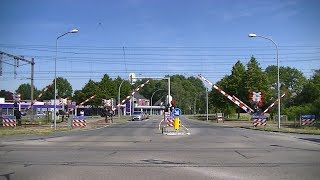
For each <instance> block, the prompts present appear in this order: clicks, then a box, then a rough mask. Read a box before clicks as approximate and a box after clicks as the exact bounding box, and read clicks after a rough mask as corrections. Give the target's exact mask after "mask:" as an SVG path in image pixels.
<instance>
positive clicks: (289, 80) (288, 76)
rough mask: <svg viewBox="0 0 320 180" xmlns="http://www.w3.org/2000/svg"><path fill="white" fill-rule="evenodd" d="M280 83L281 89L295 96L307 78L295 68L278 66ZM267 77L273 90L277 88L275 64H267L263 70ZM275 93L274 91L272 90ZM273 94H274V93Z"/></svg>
mask: <svg viewBox="0 0 320 180" xmlns="http://www.w3.org/2000/svg"><path fill="white" fill-rule="evenodd" d="M279 71H280V78H279V79H280V84H281V88H280V89H281V91H282V92H287V93H288V94H289V95H290V96H296V95H297V94H299V93H300V92H301V91H302V88H303V86H304V85H305V84H306V82H307V79H306V78H305V77H304V76H303V73H302V72H301V71H299V70H297V69H296V68H291V67H280V68H279ZM265 72H266V73H267V76H268V79H269V85H270V86H272V87H273V88H272V89H274V90H276V89H277V73H278V72H277V66H274V65H272V66H268V67H267V68H266V70H265ZM274 93H275V94H276V91H275V92H274ZM275 94H274V95H275Z"/></svg>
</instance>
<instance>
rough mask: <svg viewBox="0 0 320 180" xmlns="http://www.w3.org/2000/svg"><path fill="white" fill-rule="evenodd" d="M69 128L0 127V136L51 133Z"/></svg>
mask: <svg viewBox="0 0 320 180" xmlns="http://www.w3.org/2000/svg"><path fill="white" fill-rule="evenodd" d="M69 130H70V129H69V128H59V129H57V130H54V129H52V128H24V127H15V128H10V127H0V136H9V135H27V134H51V133H54V132H59V131H69Z"/></svg>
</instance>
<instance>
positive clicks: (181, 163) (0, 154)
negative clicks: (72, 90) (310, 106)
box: [0, 117, 320, 180]
mask: <svg viewBox="0 0 320 180" xmlns="http://www.w3.org/2000/svg"><path fill="white" fill-rule="evenodd" d="M159 122H160V117H152V118H151V119H149V120H147V121H143V122H128V123H126V124H118V125H111V126H109V127H105V128H100V129H95V130H86V131H77V132H62V133H57V134H53V135H30V136H11V137H0V179H1V180H2V179H6V180H8V179H32V180H35V179H46V180H50V179H130V180H131V179H133V180H141V179H142V180H143V179H181V180H182V179H183V180H185V179H231V180H232V179H255V180H256V179H259V180H262V179H290V180H291V179H320V144H319V140H320V136H313V135H295V134H282V133H270V132H261V131H254V130H248V129H240V128H230V127H223V126H216V125H211V124H206V123H202V122H198V121H193V120H186V119H185V118H182V123H183V124H184V125H185V126H186V127H188V129H189V131H190V133H191V134H190V135H185V136H166V135H162V134H161V132H160V131H159V130H158V123H159Z"/></svg>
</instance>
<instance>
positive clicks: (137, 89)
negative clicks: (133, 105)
mask: <svg viewBox="0 0 320 180" xmlns="http://www.w3.org/2000/svg"><path fill="white" fill-rule="evenodd" d="M147 83H149V80H147V81H146V82H145V83H143V84H141V85H140V86H138V87H137V88H136V89H135V90H134V91H133V92H132V93H131V94H129V95H128V96H127V97H126V98H124V99H123V100H122V101H121V102H119V104H117V105H116V107H114V108H113V109H112V111H115V110H116V109H117V108H118V106H121V105H122V104H123V103H124V102H126V101H127V100H128V99H129V98H130V97H131V96H133V95H134V94H135V93H136V92H138V91H139V90H140V89H141V88H142V87H143V86H145V85H146V84H147Z"/></svg>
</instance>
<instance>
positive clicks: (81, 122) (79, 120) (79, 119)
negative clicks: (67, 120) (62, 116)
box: [72, 116, 87, 127]
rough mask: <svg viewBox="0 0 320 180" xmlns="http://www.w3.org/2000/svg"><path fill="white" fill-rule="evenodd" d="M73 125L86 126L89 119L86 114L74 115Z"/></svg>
mask: <svg viewBox="0 0 320 180" xmlns="http://www.w3.org/2000/svg"><path fill="white" fill-rule="evenodd" d="M72 126H73V127H85V126H87V121H86V120H85V117H84V116H74V117H73V119H72Z"/></svg>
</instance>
